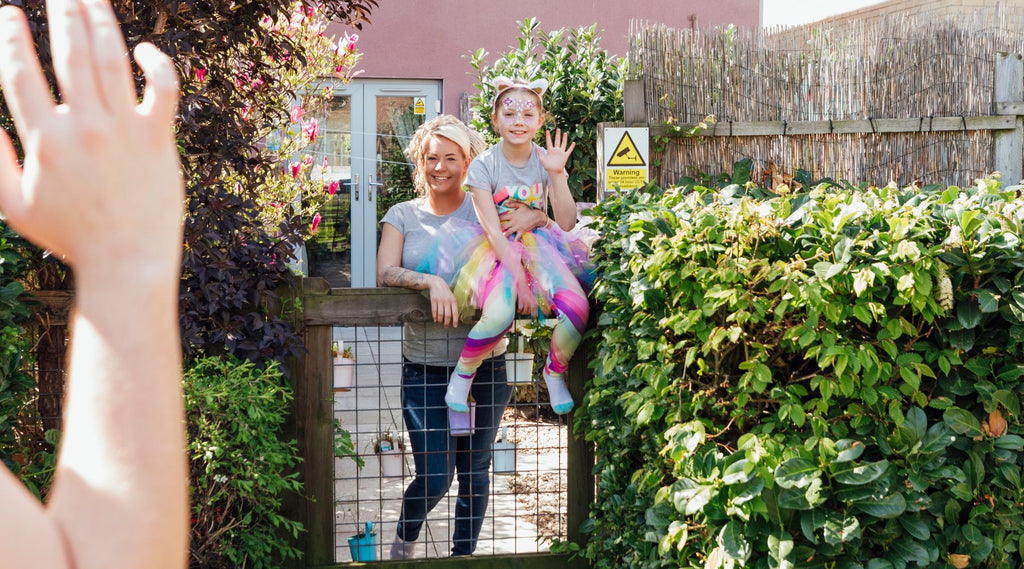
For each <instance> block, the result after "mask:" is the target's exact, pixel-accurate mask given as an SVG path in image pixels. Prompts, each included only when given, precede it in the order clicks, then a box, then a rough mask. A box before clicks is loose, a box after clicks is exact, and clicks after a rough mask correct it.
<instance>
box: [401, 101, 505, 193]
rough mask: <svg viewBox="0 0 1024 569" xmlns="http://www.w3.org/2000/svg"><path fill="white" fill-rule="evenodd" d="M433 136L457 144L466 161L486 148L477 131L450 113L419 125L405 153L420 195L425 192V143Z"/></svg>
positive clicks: (482, 138)
mask: <svg viewBox="0 0 1024 569" xmlns="http://www.w3.org/2000/svg"><path fill="white" fill-rule="evenodd" d="M435 136H439V137H441V138H447V139H448V140H450V141H452V142H454V143H455V144H456V145H458V147H459V148H461V149H462V154H463V155H465V157H466V160H467V161H472V160H473V159H474V158H476V155H477V154H480V153H481V152H483V151H484V150H485V149H486V148H487V143H486V142H484V137H483V136H481V135H480V133H479V132H477V131H475V130H473V129H471V128H469V127H468V126H466V124H465V123H463V122H462V121H460V120H459V119H457V118H455V117H453V116H451V115H438V116H437V117H435V118H432V119H430V120H429V121H427V122H425V123H423V124H422V125H420V127H419V128H417V129H416V133H415V134H413V135H412V139H411V140H410V141H409V145H408V146H406V147H405V155H406V156H408V157H409V161H411V162H412V164H413V167H414V172H413V183H414V184H415V185H416V192H417V193H419V194H420V195H423V194H425V193H427V174H426V172H424V166H425V163H426V153H427V143H428V142H429V141H430V139H431V138H432V137H435Z"/></svg>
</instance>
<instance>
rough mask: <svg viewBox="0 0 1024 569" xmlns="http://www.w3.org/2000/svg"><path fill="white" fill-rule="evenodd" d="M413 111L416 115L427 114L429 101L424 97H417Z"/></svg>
mask: <svg viewBox="0 0 1024 569" xmlns="http://www.w3.org/2000/svg"><path fill="white" fill-rule="evenodd" d="M412 112H413V114H415V115H425V114H427V102H426V101H425V100H424V98H423V97H416V102H415V103H413V106H412Z"/></svg>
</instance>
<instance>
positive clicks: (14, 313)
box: [0, 223, 59, 497]
mask: <svg viewBox="0 0 1024 569" xmlns="http://www.w3.org/2000/svg"><path fill="white" fill-rule="evenodd" d="M35 251H36V250H35V248H34V247H32V246H31V245H30V244H29V243H28V242H26V241H25V240H23V239H22V238H21V237H19V236H18V235H17V234H16V233H14V232H13V231H12V230H11V229H10V228H9V227H8V226H7V224H6V223H0V461H2V462H3V464H4V466H6V467H7V468H9V469H11V471H12V472H14V474H15V475H16V476H18V477H19V478H21V480H22V481H24V482H25V484H26V486H28V489H29V490H30V491H31V492H32V493H33V494H35V495H36V496H37V497H40V496H41V495H42V494H43V493H44V492H45V489H46V488H47V487H48V486H49V484H50V480H51V478H52V475H53V466H54V461H55V457H56V455H55V452H54V448H55V447H56V444H57V439H58V438H59V433H56V432H53V433H46V434H45V435H44V433H42V430H43V425H42V424H41V423H40V422H39V421H35V420H32V419H30V418H29V416H30V415H38V412H36V410H35V408H34V406H32V403H34V402H35V400H36V397H37V396H38V390H37V389H36V383H35V380H34V379H33V378H32V376H31V375H30V374H29V373H28V372H27V370H28V369H29V368H30V365H31V361H32V357H31V352H32V341H31V339H30V337H29V335H28V334H27V332H26V330H25V326H26V325H27V324H28V322H29V320H30V319H31V317H32V312H31V309H30V302H31V300H30V299H31V297H30V296H29V295H27V294H25V291H24V288H23V286H22V284H21V281H22V280H24V279H25V278H26V276H27V271H28V270H29V268H30V266H31V263H30V257H31V256H33V255H34V254H35ZM43 440H45V441H46V444H40V443H42V442H43Z"/></svg>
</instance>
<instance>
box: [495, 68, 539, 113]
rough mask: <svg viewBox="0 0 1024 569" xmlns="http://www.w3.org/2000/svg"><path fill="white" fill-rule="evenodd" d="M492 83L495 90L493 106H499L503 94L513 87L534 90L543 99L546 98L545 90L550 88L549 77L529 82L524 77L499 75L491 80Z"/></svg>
mask: <svg viewBox="0 0 1024 569" xmlns="http://www.w3.org/2000/svg"><path fill="white" fill-rule="evenodd" d="M491 84H492V85H494V91H495V94H494V103H493V104H492V105H491V108H497V107H498V101H500V100H501V96H502V95H504V94H505V93H507V92H508V91H511V90H512V89H526V90H528V91H533V92H534V93H535V94H536V95H537V98H538V99H540V100H541V101H543V100H544V91H547V90H548V80H547V79H534V80H533V81H530V82H529V83H527V82H526V81H525V80H523V79H509V78H508V77H502V76H498V77H495V78H494V79H493V80H492V81H491Z"/></svg>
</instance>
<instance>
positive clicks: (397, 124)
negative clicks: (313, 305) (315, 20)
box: [307, 79, 441, 287]
mask: <svg viewBox="0 0 1024 569" xmlns="http://www.w3.org/2000/svg"><path fill="white" fill-rule="evenodd" d="M440 97H441V83H440V82H439V81H412V80H397V79H396V80H384V79H367V80H353V81H352V82H350V83H346V84H343V85H338V86H336V87H335V89H334V101H333V102H332V104H331V107H330V109H328V112H327V117H326V120H325V121H324V124H325V128H324V129H323V137H324V138H323V142H322V145H323V146H322V148H323V152H324V156H325V157H326V158H327V162H328V165H329V172H328V180H329V181H330V180H337V181H338V182H340V183H341V190H340V191H339V192H338V194H337V195H336V196H335V198H334V199H333V200H331V201H330V202H328V204H327V205H326V206H325V207H324V209H323V210H322V211H321V214H322V218H323V220H322V221H321V228H322V229H321V230H320V231H318V234H317V235H314V236H313V238H312V239H311V240H310V242H309V243H308V247H307V249H308V253H309V262H310V275H311V276H321V277H324V278H326V279H327V281H328V282H329V283H330V284H331V286H332V287H374V286H377V235H378V224H379V222H380V219H379V216H380V215H383V214H384V211H378V210H382V209H383V208H384V207H385V206H387V205H389V204H391V203H392V202H394V201H395V200H399V199H402V198H407V197H411V195H409V184H410V181H411V173H412V169H411V166H410V165H409V164H408V160H407V159H406V157H405V155H404V154H403V152H402V151H403V150H404V148H405V146H406V145H407V144H408V142H409V138H410V137H411V136H412V134H413V132H414V131H415V130H416V128H417V127H418V126H419V125H421V124H423V123H424V122H425V121H427V120H429V119H431V118H433V117H434V116H436V115H437V109H438V108H440ZM321 231H322V233H321Z"/></svg>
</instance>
